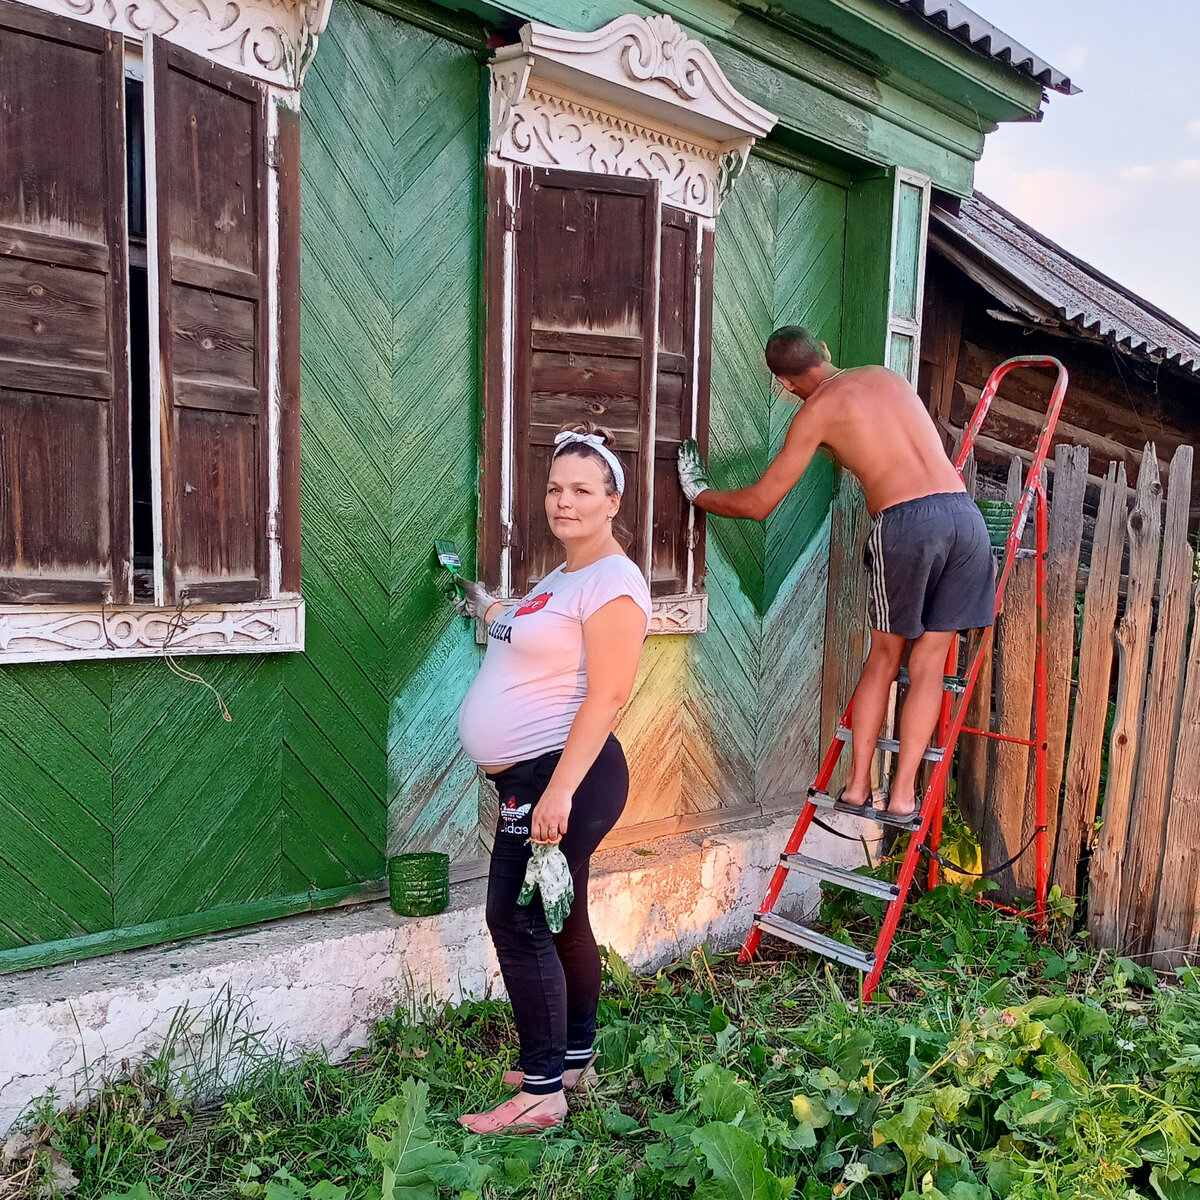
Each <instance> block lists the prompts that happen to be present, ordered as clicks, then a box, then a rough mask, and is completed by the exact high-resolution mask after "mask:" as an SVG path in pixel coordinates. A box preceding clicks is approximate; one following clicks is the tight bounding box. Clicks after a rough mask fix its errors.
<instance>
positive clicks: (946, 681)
mask: <svg viewBox="0 0 1200 1200" xmlns="http://www.w3.org/2000/svg"><path fill="white" fill-rule="evenodd" d="M896 682H897V683H899V684H902V685H904V686H905V687H907V686H908V684H909V683H910V682H911V680H910V679H909V677H908V668H907V667H901V668H900V674H899V675H897V676H896ZM966 690H967V681H966V680H965V679H963V678H962V676H961V675H943V676H942V691H944V692H954V693H955V694H957V695H961V694H962V693H963V692H965V691H966Z"/></svg>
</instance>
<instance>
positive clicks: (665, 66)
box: [477, 14, 776, 642]
mask: <svg viewBox="0 0 1200 1200" xmlns="http://www.w3.org/2000/svg"><path fill="white" fill-rule="evenodd" d="M490 72H491V79H490V111H489V117H490V126H489V151H488V161H489V163H491V164H493V165H496V166H500V167H502V168H503V169H504V172H505V197H504V203H505V206H506V209H507V210H511V209H512V207H513V205H514V203H515V194H514V193H515V189H514V181H513V171H514V168H515V167H516V166H518V165H521V166H534V167H550V168H554V169H561V170H570V171H582V172H586V173H588V174H593V175H621V176H632V177H634V178H641V179H656V180H658V181H659V185H660V195H661V198H662V203H663V204H664V205H670V206H672V207H675V208H681V209H684V210H686V211H688V212H692V213H695V214H696V215H697V216H698V217H699V218H700V222H699V228H698V230H697V236H698V237H700V238H702V237H703V234H704V231H705V230H706V229H712V228H713V227H714V225H715V222H716V217H717V214H718V212H719V211H720V208H721V202H722V200H723V199H724V197H725V196H726V195H727V194H728V192H729V189H730V187H731V186H732V184H733V181H734V180H735V179H736V178H737V176H738V175H739V174H740V172H741V170H742V168H743V167H744V166H745V163H746V159H747V158H748V156H749V154H750V149H751V147H752V146H753V145H754V142H755V140H756V139H758V138H760V137H764V136H765V135H766V134H767V133H768V132H770V130H771V129H772V127H773V126H774V125H775V121H776V118H775V116H774V114H772V113H770V112H768V111H767V110H766V109H765V108H761V107H759V105H757V104H755V103H753V102H752V101H751V100H748V99H747V98H746V97H745V96H743V95H742V94H741V93H740V92H738V91H737V89H736V88H734V87H733V85H732V84H731V83H730V82H729V80H728V79H727V78H726V77H725V74H724V72H722V70H721V68H720V66H719V65H718V64H717V61H716V59H715V58H713V55H712V52H711V51H710V50H709V49H708V47H707V46H705V45H703V43H701V42H699V41H697V40H695V39H694V38H692V37H690V36H689V35H688V33H687V31H686V30H685V29H683V27H682V26H680V25H679V24H678V23H677V22H676V21H675V20H674V19H673V18H672V17H670V16H667V15H665V14H658V15H655V16H651V17H649V18H643V17H638V16H633V15H627V16H622V17H617V18H616V19H615V20H613V21H610V22H609V23H608V24H607V25H605V26H603V27H602V28H600V29H597V30H595V31H594V32H587V33H577V32H573V31H570V30H564V29H557V28H555V27H553V26H550V25H543V24H540V23H538V22H531V23H529V24H527V25H524V26H523V27H522V28H521V33H520V41H519V42H518V43H517V44H515V45H513V46H507V47H504V48H502V49H500V50H497V51H496V54H495V56H494V58H493V60H492V62H491V64H490ZM503 262H504V275H505V286H504V290H503V307H502V311H501V313H500V314H499V320H500V321H501V324H502V328H503V339H504V344H505V346H506V347H507V350H506V359H507V363H508V369H507V370H506V371H505V377H504V380H503V384H502V387H503V392H504V400H503V403H504V415H503V421H502V438H501V440H502V451H501V452H502V455H503V463H502V467H501V485H500V486H501V512H500V514H498V516H499V519H500V521H501V524H502V526H503V527H504V528H506V529H507V528H510V527H511V524H512V520H513V512H512V453H513V445H512V443H513V430H512V406H513V395H512V371H511V364H512V361H513V351H512V338H513V336H514V330H513V305H514V300H515V294H514V282H515V281H514V270H515V232H514V231H512V230H509V231H508V232H507V233H506V234H505V239H504V256H503ZM694 307H695V311H696V321H697V330H696V337H695V338H694V339H693V353H694V354H695V355H696V356H697V357H698V355H699V336H698V334H699V329H698V323H699V305H698V304H697V305H695V306H694ZM695 366H696V367H697V368H698V363H697V364H695ZM695 378H696V373H695V370H694V371H693V379H695ZM694 420H695V406H694V405H693V428H692V430H691V436H693V437H694V436H695V435H696V429H695V427H694ZM694 520H695V514H694V513H693V514H692V515H691V517H690V518H689V521H693V522H694ZM505 541H507V539H505ZM500 558H501V561H500V575H501V580H502V586H503V589H504V590H505V591H509V590H510V588H509V583H510V580H511V555H510V551H509V548H508V547H507V545H503V546H502V548H501V551H500ZM693 565H694V564H693V560H692V557H691V555H689V558H688V585H689V588H690V587H691V585H692V571H693ZM707 628H708V596H707V595H705V594H704V593H703V592H695V591H690V590H689V591H688V592H687V593H685V594H683V595H678V596H660V597H656V598H655V600H654V615H653V617H652V619H651V623H650V633H651V634H677V633H703V632H705V630H707ZM477 632H478V636H479V640H480V641H481V642H483V641H485V640H486V629H484V628H483V626H482V625H480V626H479V629H478V631H477Z"/></svg>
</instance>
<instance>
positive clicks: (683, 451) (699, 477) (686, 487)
mask: <svg viewBox="0 0 1200 1200" xmlns="http://www.w3.org/2000/svg"><path fill="white" fill-rule="evenodd" d="M679 486H680V487H681V488H683V494H684V495H685V496H686V497H687V498H688V502H689V503H692V504H694V503H695V501H696V497H697V496H698V495H700V493H701V492H706V491H708V489H709V488H710V487H712V484H711V483H709V482H708V470H707V468H706V467H705V465H704V459H702V458H701V457H700V447H699V446H698V445H696V441H695V439H694V438H688V439H687V441H685V442H682V443H681V444H680V447H679Z"/></svg>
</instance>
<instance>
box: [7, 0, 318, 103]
mask: <svg viewBox="0 0 1200 1200" xmlns="http://www.w3.org/2000/svg"><path fill="white" fill-rule="evenodd" d="M18 3H22V4H26V5H28V6H29V7H30V8H36V9H40V10H41V11H42V12H47V13H53V14H55V15H57V16H61V17H70V18H72V19H73V20H76V21H84V22H86V23H87V24H89V25H98V26H100V27H101V28H102V29H111V30H113V31H114V32H116V33H123V34H124V35H125V36H126V37H128V38H131V39H133V40H134V41H141V40H142V38H144V37H145V36H146V35H147V34H153V35H154V36H156V37H161V38H162V39H163V40H164V41H168V42H171V43H173V44H174V45H176V46H182V47H183V48H184V49H185V50H190V51H191V52H192V53H193V54H199V55H201V56H202V57H204V58H207V59H210V60H211V61H212V62H215V63H220V64H221V65H222V66H223V67H228V68H230V69H231V70H234V71H238V72H240V73H241V74H243V75H249V76H251V77H252V78H254V79H260V80H262V81H263V82H264V83H273V84H275V85H277V86H279V87H284V88H298V87H299V86H300V85H301V83H302V82H303V80H304V73H305V71H306V70H307V69H308V65H309V63H311V62H312V59H313V55H314V54H316V52H317V39H318V38H319V37H320V35H321V34H322V33H324V32H325V26H326V25H327V24H328V22H329V10H330V8H331V6H332V3H333V0H18Z"/></svg>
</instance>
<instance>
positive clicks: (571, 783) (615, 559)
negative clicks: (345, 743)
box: [458, 423, 651, 1133]
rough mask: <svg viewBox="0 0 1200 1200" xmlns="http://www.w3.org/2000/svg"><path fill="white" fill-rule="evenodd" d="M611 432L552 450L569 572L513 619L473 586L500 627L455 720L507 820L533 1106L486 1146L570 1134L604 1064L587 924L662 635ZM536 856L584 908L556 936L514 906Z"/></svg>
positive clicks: (540, 918) (507, 938)
mask: <svg viewBox="0 0 1200 1200" xmlns="http://www.w3.org/2000/svg"><path fill="white" fill-rule="evenodd" d="M612 442H613V438H612V435H611V434H610V433H608V431H607V430H604V429H600V428H598V427H596V426H593V425H591V424H590V423H589V424H586V425H571V426H566V427H565V428H564V429H563V431H562V432H561V433H560V434H559V435H558V436H557V438H556V439H555V451H554V457H553V459H552V461H551V465H550V477H549V479H548V480H547V483H546V520H547V521H548V522H549V523H550V529H551V531H552V532H553V534H554V536H555V537H556V538H558V540H559V541H560V542H561V543H562V546H563V551H564V555H565V558H566V562H564V563H563V564H562V565H561V566H559V567H556V568H555V569H554V570H553V571H551V572H550V574H549V575H547V576H546V578H545V579H543V580H542V581H541V582H540V583H539V584H537V585H536V586H535V587H534V588H533V589H532V590H531V591H530V593H529V595H528V596H526V597H525V598H524V599H522V600H521V601H520V602H519V603H517V604H514V605H512V606H510V607H507V608H505V607H504V606H503V605H501V604H500V603H499V602H498V601H496V600H494V599H493V598H492V597H491V596H489V595H487V593H486V592H485V591H484V590H483V588H482V587H481V586H480V585H479V584H477V583H472V582H469V581H468V582H467V583H466V584H465V591H466V596H465V599H462V600H460V601H459V606H460V611H462V612H464V613H465V615H467V616H471V617H481V618H483V619H484V620H485V621H486V622H488V641H487V653H486V654H485V655H484V660H483V666H482V668H481V669H480V671H479V674H478V675H477V676H476V678H475V681H474V682H473V683H472V685H471V688H470V690H469V691H468V692H467V696H466V699H465V700H464V701H463V704H462V708H461V709H460V711H459V716H458V728H459V736H460V737H461V739H462V744H463V748H464V749H465V750H466V752H467V754H468V755H469V756H470V757H471V759H472V760H473V761H474V762H476V763H478V764H479V765H480V766H481V767H482V769H483V770H484V771H485V772H486V773H487V775H488V777H489V778H490V779H491V780H492V781H493V783H495V785H496V789H497V791H498V792H499V796H500V820H499V825H498V828H497V830H496V841H495V846H494V848H493V850H492V861H491V869H490V872H489V874H488V896H487V924H488V930H489V931H490V932H491V935H492V941H493V942H494V943H495V946H496V956H497V958H498V959H499V960H500V970H501V972H502V974H503V976H504V986H505V987H506V988H507V989H508V995H509V998H510V1000H511V1002H512V1008H513V1019H514V1021H515V1023H516V1026H517V1035H518V1038H519V1040H520V1060H519V1061H520V1071H519V1072H514V1073H513V1076H515V1078H512V1079H511V1082H514V1083H517V1084H519V1086H520V1091H519V1092H518V1093H517V1094H516V1095H515V1096H514V1097H512V1098H511V1099H509V1100H505V1101H504V1102H503V1103H502V1104H500V1105H498V1106H497V1107H496V1108H493V1109H492V1110H491V1111H490V1112H486V1113H468V1114H466V1115H464V1116H462V1117H460V1118H459V1120H460V1121H461V1122H462V1123H463V1124H464V1125H465V1126H466V1127H467V1128H468V1129H470V1130H472V1131H473V1132H475V1133H514V1132H518V1133H523V1132H530V1131H533V1130H538V1129H545V1128H549V1127H551V1126H554V1125H560V1124H562V1121H563V1118H564V1117H565V1116H566V1113H567V1103H566V1098H565V1096H564V1095H563V1089H564V1087H566V1088H571V1087H575V1086H578V1084H579V1082H580V1079H581V1078H582V1077H583V1075H584V1073H585V1072H586V1071H588V1070H589V1068H590V1066H591V1062H592V1058H593V1053H592V1040H593V1038H594V1036H595V1032H596V1006H597V1003H598V1001H599V998H600V954H599V951H598V950H597V948H596V939H595V937H594V936H593V935H592V927H591V923H590V921H589V920H588V904H587V887H588V867H589V860H590V858H591V855H592V852H593V851H594V850H595V849H596V847H597V846H598V845H599V843H600V840H601V839H602V838H603V837H604V835H605V834H606V833H608V831H609V830H610V829H612V827H613V826H614V825H615V824H616V822H617V818H618V817H619V816H620V815H621V810H622V809H623V808H624V807H625V800H626V796H627V794H628V791H629V772H628V769H627V768H626V765H625V755H624V753H623V752H622V750H621V744H620V742H618V741H617V739H616V738H615V737H614V736H613V732H612V727H613V723H614V721H615V720H616V717H617V713H618V712H619V711H620V710H621V708H622V706H623V705H624V704H625V702H626V701H627V700H628V699H629V693H630V691H631V690H632V688H633V682H634V676H635V675H636V674H637V668H638V660H639V659H640V657H641V652H642V642H643V640H644V639H645V636H646V632H647V630H648V628H649V620H650V614H651V605H650V592H649V589H648V588H647V587H646V581H645V579H644V578H643V577H642V574H641V572H640V571H639V570H638V568H637V567H636V566H635V565H634V564H633V562H631V561H630V559H629V558H628V557H627V556H626V554H625V552H624V550H622V548H621V546H620V544H619V543H618V542H617V540H616V538H615V537H614V536H613V521H614V519H615V518H616V516H617V513H618V511H619V509H620V507H621V495H622V493H623V492H624V490H625V473H624V471H623V470H622V467H621V462H620V460H619V459H618V458H617V455H616V454H615V452H614V451H613V450H612V448H611V447H612ZM531 842H541V843H547V842H557V843H558V845H559V847H560V849H561V850H562V852H563V854H564V855H565V857H566V859H567V863H568V865H569V867H570V870H571V875H572V879H573V882H574V886H575V900H574V903H573V904H572V906H571V912H570V915H569V916H568V917H567V919H566V922H565V924H564V925H563V928H562V932H561V933H557V934H555V933H551V931H550V927H549V925H548V924H547V922H546V915H545V911H544V909H543V907H542V901H541V898H540V895H535V896H534V898H533V900H532V902H531V903H529V904H528V905H524V906H521V905H518V904H517V896H518V893H519V892H520V890H521V883H522V881H523V879H524V877H525V867H526V864H527V863H528V862H529V858H530V854H531V853H532V850H531V845H530V843H531Z"/></svg>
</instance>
